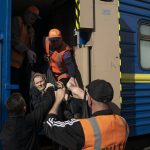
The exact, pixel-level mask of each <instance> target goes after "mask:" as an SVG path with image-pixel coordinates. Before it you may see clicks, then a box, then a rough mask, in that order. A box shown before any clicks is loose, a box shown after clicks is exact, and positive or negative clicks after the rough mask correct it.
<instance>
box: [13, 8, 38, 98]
mask: <svg viewBox="0 0 150 150" xmlns="http://www.w3.org/2000/svg"><path fill="white" fill-rule="evenodd" d="M38 18H40V16H39V9H38V8H37V7H36V6H29V7H28V8H27V9H26V10H25V12H24V15H23V16H22V17H21V16H15V17H13V19H12V34H11V35H12V37H11V42H12V45H11V47H12V51H11V52H12V54H11V78H12V79H11V80H12V81H11V82H12V83H13V84H19V86H20V92H21V93H22V94H23V96H24V98H25V99H28V97H27V95H29V87H30V79H31V70H32V69H31V68H32V65H33V64H34V63H35V62H36V53H35V31H34V29H33V27H32V25H33V24H34V23H35V21H36V20H37V19H38Z"/></svg>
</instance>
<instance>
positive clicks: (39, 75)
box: [32, 72, 46, 85]
mask: <svg viewBox="0 0 150 150" xmlns="http://www.w3.org/2000/svg"><path fill="white" fill-rule="evenodd" d="M36 77H41V78H42V79H43V80H45V81H46V76H45V75H44V74H41V73H38V72H37V73H35V74H34V75H33V77H32V85H35V83H34V79H35V78H36Z"/></svg>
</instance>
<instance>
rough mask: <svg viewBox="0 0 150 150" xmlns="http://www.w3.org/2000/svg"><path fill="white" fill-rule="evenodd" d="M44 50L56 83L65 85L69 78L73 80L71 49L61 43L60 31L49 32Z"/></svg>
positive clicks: (73, 66)
mask: <svg viewBox="0 0 150 150" xmlns="http://www.w3.org/2000/svg"><path fill="white" fill-rule="evenodd" d="M45 48H46V54H47V57H48V58H49V65H50V68H51V71H52V73H53V75H54V77H55V79H56V81H61V82H63V84H64V85H66V84H67V82H68V80H69V79H70V77H71V78H74V77H75V73H76V69H75V64H74V61H73V58H72V53H73V50H72V48H71V47H70V46H69V45H67V44H66V43H65V42H64V41H63V39H62V34H61V31H60V30H58V29H56V28H54V29H51V30H50V31H49V35H48V37H47V38H46V46H45Z"/></svg>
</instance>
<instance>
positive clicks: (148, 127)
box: [0, 0, 150, 137]
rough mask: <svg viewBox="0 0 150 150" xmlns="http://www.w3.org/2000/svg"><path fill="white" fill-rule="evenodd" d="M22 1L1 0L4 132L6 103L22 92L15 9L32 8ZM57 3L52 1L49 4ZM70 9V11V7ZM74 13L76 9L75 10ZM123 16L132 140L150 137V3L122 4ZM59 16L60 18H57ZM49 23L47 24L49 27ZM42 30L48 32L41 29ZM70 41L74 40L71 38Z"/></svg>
mask: <svg viewBox="0 0 150 150" xmlns="http://www.w3.org/2000/svg"><path fill="white" fill-rule="evenodd" d="M18 1H19V0H18ZM18 1H17V0H0V6H1V9H0V60H1V61H0V83H1V84H0V129H1V126H2V124H3V123H4V121H5V119H6V117H7V114H6V110H5V106H4V105H5V101H6V99H7V97H8V96H9V95H10V92H11V90H12V89H17V88H18V87H17V86H16V85H12V84H11V82H10V76H11V73H10V53H11V48H10V47H11V44H10V43H11V38H10V36H11V16H12V8H13V7H12V5H14V7H15V8H17V9H16V11H15V13H16V12H17V11H18V10H19V11H20V12H21V13H22V9H24V8H25V7H24V6H23V5H24V4H25V6H28V5H29V4H27V1H24V0H22V2H23V3H22V4H21V3H20V4H19V5H20V8H19V7H18V3H17V2H18ZM54 1H55V0H49V4H50V3H53V2H54ZM69 1H70V0H69ZM94 1H95V0H93V2H94ZM106 1H107V0H106ZM30 2H31V1H30ZM57 2H58V1H57ZM63 2H66V0H61V1H59V4H58V5H61V4H62V3H63ZM33 3H37V4H38V5H39V6H40V7H43V8H46V9H48V6H47V5H48V2H47V3H45V4H42V2H41V1H40V0H37V1H36V2H35V1H33ZM31 4H32V2H31ZM41 4H42V5H41ZM46 9H45V10H44V9H43V13H45V14H46V13H47V11H46ZM67 9H69V7H68V8H67V7H66V10H67ZM71 9H74V6H73V7H72V8H70V10H71ZM64 10H65V9H63V11H64ZM13 11H14V10H13ZM70 12H71V11H70ZM119 12H120V37H121V42H120V47H121V68H120V69H121V85H122V89H121V97H122V104H121V114H122V116H124V117H125V118H126V120H127V122H128V123H129V126H130V136H131V137H132V136H139V135H145V134H150V0H120V6H119ZM62 14H63V13H62ZM67 14H69V13H68V12H65V13H64V16H63V17H65V15H66V16H67ZM104 14H105V15H106V16H107V15H109V14H110V11H108V10H107V11H104ZM58 16H59V15H58V14H56V18H57V17H58ZM45 17H49V16H45ZM63 17H62V18H61V17H60V18H59V19H58V20H59V21H60V20H62V21H63V20H65V19H64V18H63ZM73 17H74V16H72V18H73ZM69 19H70V18H69ZM53 20H54V18H53ZM70 20H71V19H70ZM55 21H56V20H55ZM59 21H58V22H55V24H56V25H59V24H60V23H62V22H59ZM49 23H50V22H45V24H46V25H47V26H48V25H49ZM67 27H72V22H70V23H68V24H67ZM42 30H44V28H43V29H42V28H41V31H42ZM67 30H68V29H67ZM67 30H66V33H67V34H66V36H67V37H69V36H72V35H71V34H72V33H71V32H72V30H73V27H72V29H70V30H71V32H70V31H67ZM90 31H92V30H90ZM39 32H40V31H39ZM70 33H71V34H70ZM69 39H71V38H70V37H69ZM71 40H72V39H71Z"/></svg>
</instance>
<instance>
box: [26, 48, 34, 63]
mask: <svg viewBox="0 0 150 150" xmlns="http://www.w3.org/2000/svg"><path fill="white" fill-rule="evenodd" d="M27 57H28V61H29V63H30V64H33V63H36V54H35V52H33V51H32V50H28V51H27Z"/></svg>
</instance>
